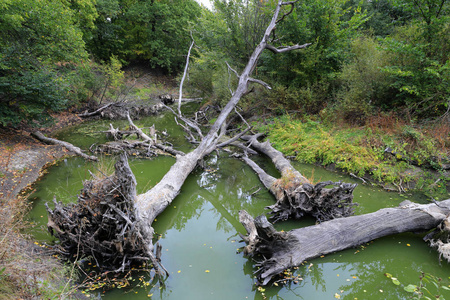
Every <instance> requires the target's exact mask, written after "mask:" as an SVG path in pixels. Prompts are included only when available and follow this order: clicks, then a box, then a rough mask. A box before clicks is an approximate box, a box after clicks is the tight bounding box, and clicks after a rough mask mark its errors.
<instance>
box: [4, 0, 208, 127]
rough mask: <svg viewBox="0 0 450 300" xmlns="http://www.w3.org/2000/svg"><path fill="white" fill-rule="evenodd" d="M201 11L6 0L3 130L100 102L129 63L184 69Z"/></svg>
mask: <svg viewBox="0 0 450 300" xmlns="http://www.w3.org/2000/svg"><path fill="white" fill-rule="evenodd" d="M200 13H201V8H200V6H199V5H198V4H197V3H196V2H195V1H194V0H147V1H137V0H97V1H96V0H56V1H54V0H14V1H12V0H0V31H1V33H2V34H1V36H0V124H1V125H2V126H18V125H19V124H20V123H21V122H26V123H29V124H32V125H45V124H46V123H48V122H50V121H51V120H52V118H51V117H50V113H51V112H52V111H53V112H54V111H58V110H62V109H66V108H67V107H70V106H73V105H75V104H78V103H80V102H85V101H88V100H92V99H94V100H95V99H99V101H100V102H101V101H102V100H103V99H104V97H105V95H108V93H107V92H111V90H113V91H114V89H117V87H118V86H119V85H120V83H119V82H118V80H119V81H120V80H121V79H123V74H122V73H121V70H120V68H121V66H122V65H123V64H124V63H129V62H131V61H135V60H139V61H142V62H143V63H144V64H148V65H150V66H152V67H159V68H162V69H163V70H166V71H178V70H179V69H180V67H181V66H182V64H183V62H184V56H185V52H186V49H187V47H188V45H189V43H190V39H191V38H190V35H189V30H190V27H191V24H192V23H193V22H194V21H195V19H196V18H197V16H198V15H199V14H200ZM89 53H90V54H92V55H91V56H90V55H89Z"/></svg>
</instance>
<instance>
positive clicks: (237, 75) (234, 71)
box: [225, 61, 241, 79]
mask: <svg viewBox="0 0 450 300" xmlns="http://www.w3.org/2000/svg"><path fill="white" fill-rule="evenodd" d="M225 63H226V64H227V67H228V69H229V70H231V71H233V73H234V74H236V77H237V78H238V79H239V78H240V77H241V76H239V74H238V72H236V70H235V69H233V68H232V67H231V66H230V65H229V64H228V62H227V61H226V62H225Z"/></svg>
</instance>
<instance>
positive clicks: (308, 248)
mask: <svg viewBox="0 0 450 300" xmlns="http://www.w3.org/2000/svg"><path fill="white" fill-rule="evenodd" d="M449 213H450V199H449V200H445V201H441V202H437V203H431V204H424V205H422V204H415V203H412V202H410V201H404V202H402V203H401V204H400V206H399V207H397V208H384V209H380V210H378V211H376V212H373V213H369V214H365V215H359V216H352V217H347V218H340V219H334V220H330V221H326V222H323V223H320V224H318V225H313V226H308V227H304V228H299V229H293V230H291V231H288V232H278V231H276V230H275V229H274V228H273V226H272V224H271V223H269V222H268V221H267V219H266V217H265V216H259V217H257V218H256V219H253V218H252V217H251V216H250V215H249V214H248V213H247V212H245V211H240V213H239V217H240V221H241V223H242V225H244V227H245V228H246V230H247V232H248V233H249V235H248V236H247V237H246V238H245V239H244V240H245V241H246V242H247V244H248V245H251V247H248V250H252V251H251V252H249V251H247V252H249V253H248V254H249V255H261V257H263V261H262V262H260V263H258V267H259V269H258V270H257V273H258V280H259V281H260V283H261V284H262V285H266V284H267V283H269V281H270V280H271V279H272V278H273V277H274V276H276V275H278V274H280V273H281V272H282V271H283V270H285V269H288V268H290V267H294V266H299V265H300V264H301V263H302V262H304V261H306V260H310V259H313V258H316V257H319V256H321V255H325V254H329V253H333V252H337V251H341V250H344V249H348V248H352V247H356V246H358V245H361V244H363V243H366V242H369V241H371V240H374V239H377V238H380V237H383V236H387V235H391V234H396V233H402V232H417V231H425V230H429V229H432V228H435V227H436V226H438V225H439V224H440V223H441V222H442V221H443V220H444V219H446V218H447V216H448V214H449ZM255 229H256V233H257V234H256V237H255ZM446 247H448V244H447V246H446ZM444 257H445V258H447V259H448V257H446V256H445V255H444Z"/></svg>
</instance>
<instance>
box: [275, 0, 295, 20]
mask: <svg viewBox="0 0 450 300" xmlns="http://www.w3.org/2000/svg"><path fill="white" fill-rule="evenodd" d="M297 1H298V0H296V1H289V2H283V3H281V5H290V6H291V10H290V11H288V12H287V13H285V14H284V15H283V16H282V17H281V18H280V19H278V21H277V22H276V23H277V24H278V23H280V22H281V21H283V20H284V18H286V17H287V16H289V15H290V14H291V13H292V11H293V10H294V4H295V3H296V2H297Z"/></svg>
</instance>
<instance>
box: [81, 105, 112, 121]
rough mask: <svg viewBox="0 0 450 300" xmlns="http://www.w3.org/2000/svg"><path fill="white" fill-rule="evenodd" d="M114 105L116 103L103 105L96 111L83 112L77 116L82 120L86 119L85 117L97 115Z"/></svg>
mask: <svg viewBox="0 0 450 300" xmlns="http://www.w3.org/2000/svg"><path fill="white" fill-rule="evenodd" d="M114 104H116V103H114V102H111V103H109V104H106V105H103V106H102V107H100V108H99V109H97V110H96V111H93V112H90V113H88V112H85V113H82V114H79V115H78V116H79V117H82V118H87V117H91V116H95V115H97V114H99V113H100V112H101V111H102V110H105V109H106V108H108V107H110V106H111V105H114Z"/></svg>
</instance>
